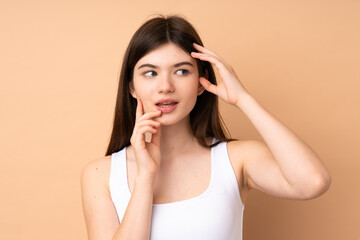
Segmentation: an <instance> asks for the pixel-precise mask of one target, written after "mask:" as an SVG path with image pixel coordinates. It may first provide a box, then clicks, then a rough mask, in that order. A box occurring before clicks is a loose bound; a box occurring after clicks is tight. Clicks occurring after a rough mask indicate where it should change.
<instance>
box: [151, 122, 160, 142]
mask: <svg viewBox="0 0 360 240" xmlns="http://www.w3.org/2000/svg"><path fill="white" fill-rule="evenodd" d="M156 130H157V132H156V133H153V134H152V136H151V143H153V144H155V145H156V146H160V136H161V125H160V126H158V127H157V128H156Z"/></svg>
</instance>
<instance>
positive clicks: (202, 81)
mask: <svg viewBox="0 0 360 240" xmlns="http://www.w3.org/2000/svg"><path fill="white" fill-rule="evenodd" d="M199 82H200V84H201V85H202V86H203V87H204V88H205V89H206V91H208V92H211V93H213V94H215V95H217V86H216V85H214V84H212V83H211V82H209V81H208V80H207V79H206V78H203V77H200V78H199Z"/></svg>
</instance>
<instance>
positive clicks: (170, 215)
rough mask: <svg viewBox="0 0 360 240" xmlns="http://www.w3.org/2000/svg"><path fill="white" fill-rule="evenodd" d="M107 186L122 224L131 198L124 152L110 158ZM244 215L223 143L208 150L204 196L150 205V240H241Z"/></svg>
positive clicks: (123, 150) (121, 151)
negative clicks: (207, 172)
mask: <svg viewBox="0 0 360 240" xmlns="http://www.w3.org/2000/svg"><path fill="white" fill-rule="evenodd" d="M214 141H215V139H214ZM109 184H110V193H111V198H112V201H113V203H114V206H115V208H116V212H117V215H118V218H119V222H120V223H121V221H122V218H123V216H124V213H125V210H126V207H127V205H128V203H129V200H130V197H131V192H130V189H129V185H128V181H127V167H126V148H124V149H122V150H120V151H119V152H116V153H113V154H112V157H111V172H110V183H109ZM243 213H244V205H243V203H242V202H241V198H240V193H239V188H238V184H237V181H236V176H235V173H234V170H233V168H232V166H231V163H230V160H229V156H228V152H227V148H226V142H222V143H220V144H218V145H217V146H215V147H213V148H211V179H210V184H209V185H208V188H207V189H206V190H205V192H203V193H202V194H201V195H199V196H196V197H194V198H190V199H187V200H183V201H177V202H171V203H164V204H153V210H152V221H151V234H150V240H185V239H196V240H242V228H243Z"/></svg>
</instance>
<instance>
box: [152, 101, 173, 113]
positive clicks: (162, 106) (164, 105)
mask: <svg viewBox="0 0 360 240" xmlns="http://www.w3.org/2000/svg"><path fill="white" fill-rule="evenodd" d="M177 104H178V102H175V101H161V102H158V103H156V108H157V109H158V110H160V111H161V112H163V113H170V112H172V111H174V110H175V109H176V106H177Z"/></svg>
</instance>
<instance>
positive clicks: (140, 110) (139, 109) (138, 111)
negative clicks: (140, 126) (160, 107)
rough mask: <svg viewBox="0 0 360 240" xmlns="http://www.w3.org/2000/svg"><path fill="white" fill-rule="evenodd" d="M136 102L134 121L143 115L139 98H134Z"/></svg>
mask: <svg viewBox="0 0 360 240" xmlns="http://www.w3.org/2000/svg"><path fill="white" fill-rule="evenodd" d="M136 100H137V106H136V117H135V119H136V120H139V118H140V117H141V116H142V115H143V114H144V110H143V106H142V102H141V100H140V99H139V98H136Z"/></svg>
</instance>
